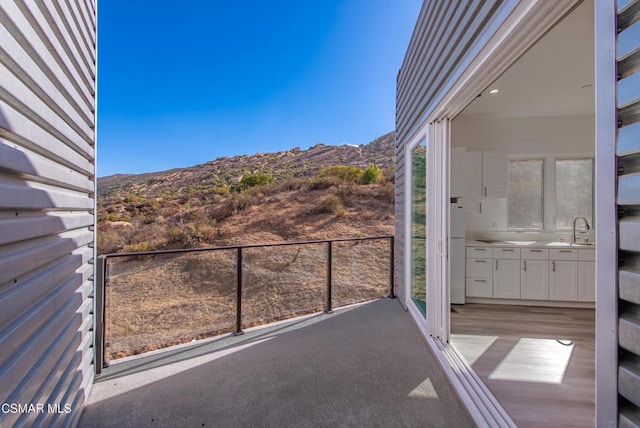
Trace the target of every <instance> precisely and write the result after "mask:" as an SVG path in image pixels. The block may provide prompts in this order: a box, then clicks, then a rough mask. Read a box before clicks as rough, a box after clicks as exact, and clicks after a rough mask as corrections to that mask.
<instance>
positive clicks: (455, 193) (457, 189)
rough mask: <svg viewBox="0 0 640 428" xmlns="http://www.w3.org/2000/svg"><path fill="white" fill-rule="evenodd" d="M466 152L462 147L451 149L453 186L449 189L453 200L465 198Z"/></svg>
mask: <svg viewBox="0 0 640 428" xmlns="http://www.w3.org/2000/svg"><path fill="white" fill-rule="evenodd" d="M464 154H465V151H464V148H461V147H453V148H452V149H451V186H450V188H449V192H450V196H451V197H452V198H461V197H464V188H465V182H464V177H465V157H464Z"/></svg>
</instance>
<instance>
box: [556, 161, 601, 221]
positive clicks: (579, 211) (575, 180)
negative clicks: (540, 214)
mask: <svg viewBox="0 0 640 428" xmlns="http://www.w3.org/2000/svg"><path fill="white" fill-rule="evenodd" d="M592 211H593V160H592V159H558V160H556V230H557V229H571V228H572V227H573V220H574V219H575V218H576V217H585V218H586V219H587V221H588V222H589V224H591V223H592V221H591V217H592Z"/></svg>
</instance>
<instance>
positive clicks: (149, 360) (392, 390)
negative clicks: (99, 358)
mask: <svg viewBox="0 0 640 428" xmlns="http://www.w3.org/2000/svg"><path fill="white" fill-rule="evenodd" d="M79 426H80V427H111V426H113V427H121V426H136V427H142V426H155V427H158V426H194V427H195V426H197V427H202V426H206V427H212V426H214V427H218V426H220V427H249V426H252V427H253V426H255V427H261V426H268V427H294V426H295V427H317V426H382V427H385V426H394V427H401V426H406V427H415V426H434V427H436V426H442V427H445V426H446V427H449V426H456V427H465V426H473V423H472V422H471V420H470V418H469V417H468V416H467V413H466V411H465V410H464V406H463V405H462V404H461V403H460V402H459V400H458V398H457V396H456V395H455V393H454V391H453V389H452V387H451V385H450V384H449V382H448V381H447V380H446V378H445V375H444V373H443V372H442V370H441V368H440V366H439V365H438V363H437V362H436V360H435V359H434V357H433V356H432V354H431V351H430V350H429V349H428V346H427V345H426V343H425V342H424V339H423V337H422V336H421V334H420V332H419V331H418V329H417V327H416V326H415V324H414V322H413V321H412V320H411V318H410V316H409V315H408V314H407V313H406V312H405V311H404V310H403V309H402V306H401V304H400V303H399V301H398V300H395V299H384V298H383V299H378V300H374V301H371V302H368V303H364V304H360V305H356V306H351V307H347V308H345V309H338V310H335V311H334V312H333V313H331V314H317V315H311V316H307V317H304V318H297V319H295V320H292V321H285V322H280V323H277V324H275V325H269V326H267V327H254V328H251V329H247V330H246V332H245V334H244V335H241V336H233V335H227V336H224V337H222V338H219V339H208V340H203V341H200V342H196V343H193V344H186V345H181V346H180V347H178V348H177V349H175V348H173V349H169V350H163V351H155V352H153V353H150V354H147V355H145V356H141V357H134V358H131V359H125V361H122V362H117V363H113V364H111V366H110V367H109V368H107V369H105V370H104V371H103V373H102V375H101V376H100V377H99V378H98V379H97V381H96V383H95V384H94V385H93V390H92V392H91V395H90V397H89V399H88V401H87V405H86V407H85V410H84V413H83V415H82V418H81V420H80V425H79Z"/></svg>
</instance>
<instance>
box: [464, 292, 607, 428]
mask: <svg viewBox="0 0 640 428" xmlns="http://www.w3.org/2000/svg"><path fill="white" fill-rule="evenodd" d="M453 308H454V309H453V310H452V312H451V333H452V335H451V337H452V339H451V342H452V343H453V345H454V346H455V347H456V348H457V349H458V350H459V351H460V353H461V354H462V355H463V356H464V357H465V359H466V360H467V362H468V363H469V364H470V365H471V366H472V367H473V369H474V370H475V371H476V373H477V374H478V376H480V378H481V379H482V380H483V381H484V383H485V385H487V387H488V388H489V389H490V390H491V392H492V393H493V395H494V396H495V397H496V398H497V399H498V401H499V402H500V404H502V407H504V409H505V410H506V411H507V412H508V413H509V415H510V416H511V418H512V419H513V420H514V421H515V422H516V424H517V425H518V426H519V427H543V426H545V427H592V426H594V416H595V310H593V309H569V308H548V307H533V306H507V305H485V304H473V303H472V304H466V305H454V306H453Z"/></svg>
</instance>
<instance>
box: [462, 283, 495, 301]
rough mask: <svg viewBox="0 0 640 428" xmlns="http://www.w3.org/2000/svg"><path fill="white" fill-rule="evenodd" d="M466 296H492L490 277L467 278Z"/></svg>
mask: <svg viewBox="0 0 640 428" xmlns="http://www.w3.org/2000/svg"><path fill="white" fill-rule="evenodd" d="M466 286H467V297H493V285H492V281H491V278H467V281H466Z"/></svg>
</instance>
